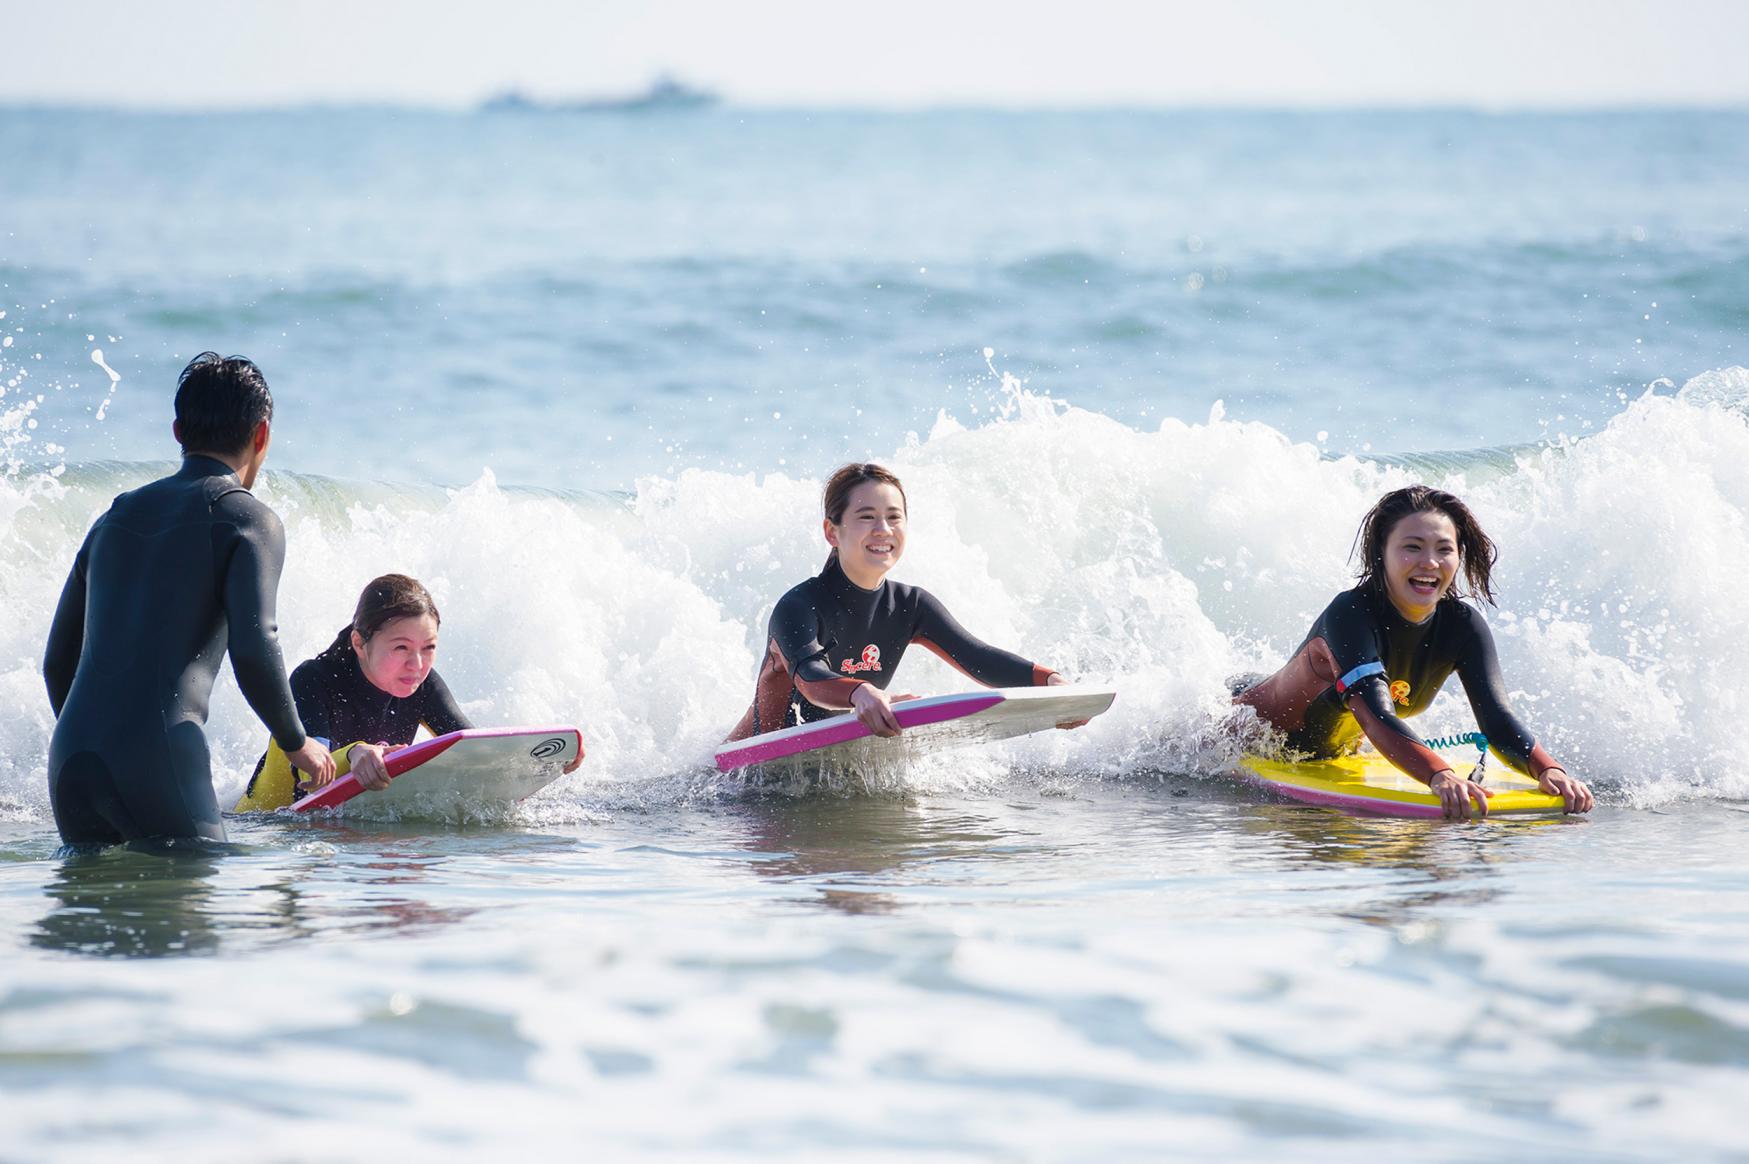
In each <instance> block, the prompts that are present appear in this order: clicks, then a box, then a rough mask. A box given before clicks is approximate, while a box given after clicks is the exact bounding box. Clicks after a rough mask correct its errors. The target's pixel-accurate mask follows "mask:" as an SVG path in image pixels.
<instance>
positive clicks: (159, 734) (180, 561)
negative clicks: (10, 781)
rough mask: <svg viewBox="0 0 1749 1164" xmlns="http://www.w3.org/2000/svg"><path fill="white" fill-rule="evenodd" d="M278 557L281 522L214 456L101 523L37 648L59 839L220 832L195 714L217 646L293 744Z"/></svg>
mask: <svg viewBox="0 0 1749 1164" xmlns="http://www.w3.org/2000/svg"><path fill="white" fill-rule="evenodd" d="M284 561H285V531H284V528H283V527H282V526H281V525H280V523H279V518H278V517H276V516H274V513H273V511H272V510H271V509H269V508H267V506H266V505H264V504H262V503H261V502H260V501H259V500H257V499H256V497H255V496H254V494H252V493H250V492H249V491H248V490H247V489H245V488H243V486H242V484H241V483H240V482H239V481H238V480H237V476H236V474H235V473H234V472H233V471H232V470H231V469H230V468H229V467H228V466H226V465H224V464H223V463H222V462H219V461H216V460H213V459H212V458H210V457H202V456H198V455H197V456H189V457H186V458H184V459H183V463H182V470H181V471H180V472H178V473H177V474H175V475H174V476H171V477H165V478H163V479H162V480H158V481H153V482H152V483H151V484H149V485H144V486H141V487H140V488H138V489H135V490H134V491H132V492H131V493H124V494H122V495H121V496H120V497H117V498H116V499H115V503H114V504H113V505H111V506H110V508H109V512H107V513H105V514H104V515H103V516H102V517H100V518H98V519H97V524H96V525H94V526H92V527H91V532H90V533H89V534H88V535H86V538H85V544H84V545H83V546H81V547H80V549H79V554H78V556H77V557H76V558H75V559H74V560H73V570H72V573H71V574H69V575H68V577H67V585H66V588H65V589H64V590H63V591H62V592H61V601H60V605H59V606H57V607H56V609H55V619H54V624H53V625H52V626H51V627H50V629H49V642H48V649H47V651H46V652H45V654H44V657H43V677H44V679H46V680H47V682H48V688H49V703H50V705H51V706H52V707H53V708H54V710H55V715H56V721H55V733H54V738H53V739H52V740H51V742H50V744H49V800H50V802H51V803H52V804H53V806H54V812H55V824H56V826H57V827H59V829H60V830H61V839H62V840H64V841H67V842H68V843H70V844H90V843H98V844H115V843H117V842H121V841H130V840H139V839H145V838H158V837H163V838H184V837H206V838H209V839H211V840H221V841H222V840H224V839H225V827H224V825H223V823H222V822H221V821H220V819H219V806H218V802H217V800H216V799H215V797H214V795H213V786H212V771H211V767H210V763H209V760H208V754H207V744H206V734H205V733H204V732H202V731H201V725H202V724H204V723H206V717H207V701H208V700H209V699H210V698H211V696H212V688H213V680H214V678H215V677H216V676H217V674H218V670H219V665H220V663H221V662H222V661H223V660H224V657H225V652H226V650H227V649H228V650H229V651H230V653H231V665H232V667H233V668H234V669H235V671H236V674H237V686H238V687H240V688H241V689H242V691H243V697H244V698H245V699H246V700H248V702H249V706H250V707H251V708H253V709H254V710H255V714H257V715H259V716H260V717H261V719H262V721H263V722H264V723H266V724H267V726H268V728H269V730H271V731H272V732H273V735H274V739H275V740H276V741H278V743H279V745H280V746H281V747H282V748H285V749H286V750H287V751H296V750H297V749H298V748H301V747H303V744H304V729H303V725H302V724H301V723H300V722H299V721H298V714H297V711H296V710H295V709H294V707H293V705H292V694H291V689H290V687H289V686H288V685H287V683H286V676H285V663H284V660H283V659H282V658H281V657H280V652H279V638H278V627H277V625H276V622H275V616H274V598H275V593H276V591H277V590H278V589H279V575H280V569H281V567H282V566H283V565H284Z"/></svg>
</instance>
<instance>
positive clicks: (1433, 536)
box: [1384, 510, 1461, 622]
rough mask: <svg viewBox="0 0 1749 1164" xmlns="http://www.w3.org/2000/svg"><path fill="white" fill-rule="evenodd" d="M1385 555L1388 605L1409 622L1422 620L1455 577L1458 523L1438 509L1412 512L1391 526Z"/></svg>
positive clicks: (1457, 566)
mask: <svg viewBox="0 0 1749 1164" xmlns="http://www.w3.org/2000/svg"><path fill="white" fill-rule="evenodd" d="M1384 558H1385V560H1384V576H1385V593H1386V594H1387V595H1389V596H1390V599H1391V605H1392V606H1395V607H1396V608H1397V611H1398V613H1400V614H1401V615H1402V616H1403V617H1404V618H1406V619H1408V620H1409V621H1410V622H1425V621H1426V620H1427V619H1429V618H1430V617H1432V615H1433V608H1434V607H1436V606H1438V605H1439V600H1440V599H1441V598H1444V597H1445V596H1446V594H1447V593H1448V592H1450V590H1451V584H1452V581H1453V580H1454V579H1455V578H1456V577H1457V572H1458V568H1459V566H1460V565H1461V561H1460V558H1459V555H1458V535H1457V526H1456V525H1455V524H1453V522H1452V520H1451V518H1449V517H1447V516H1446V515H1445V514H1443V513H1440V512H1438V511H1437V510H1434V511H1426V512H1421V513H1411V514H1409V515H1408V516H1407V517H1404V518H1403V519H1402V520H1401V521H1399V522H1397V524H1396V525H1394V526H1392V527H1391V532H1390V534H1389V536H1387V537H1386V538H1385V554H1384Z"/></svg>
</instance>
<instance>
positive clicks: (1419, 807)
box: [1241, 770, 1554, 820]
mask: <svg viewBox="0 0 1749 1164" xmlns="http://www.w3.org/2000/svg"><path fill="white" fill-rule="evenodd" d="M1241 776H1242V778H1243V779H1244V780H1246V781H1247V782H1248V783H1251V784H1255V785H1257V786H1258V787H1259V788H1267V789H1269V791H1271V792H1273V793H1275V794H1276V795H1277V796H1282V797H1286V798H1287V799H1288V800H1294V801H1298V802H1299V803H1301V804H1315V805H1318V806H1319V807H1322V808H1340V809H1346V810H1348V811H1350V812H1359V813H1364V814H1366V815H1367V816H1389V817H1396V818H1397V819H1399V820H1438V819H1440V818H1442V817H1443V816H1444V815H1445V810H1444V809H1443V808H1441V807H1440V806H1438V805H1436V804H1416V803H1414V802H1412V801H1406V800H1381V799H1379V798H1378V797H1374V796H1350V795H1347V794H1346V793H1341V792H1319V791H1317V790H1315V789H1311V788H1305V787H1302V786H1300V785H1297V784H1296V785H1287V784H1277V783H1276V782H1275V781H1273V780H1270V779H1267V778H1266V777H1263V776H1259V775H1258V774H1257V773H1255V772H1251V771H1249V770H1247V771H1244V772H1242V773H1241ZM1533 811H1534V812H1553V811H1554V809H1553V808H1552V807H1551V808H1546V809H1536V810H1533ZM1489 815H1490V816H1522V815H1530V814H1529V813H1526V812H1522V811H1521V812H1518V813H1514V812H1513V811H1511V810H1510V809H1502V810H1501V811H1499V812H1498V813H1490V814H1489ZM1476 819H1487V818H1485V817H1484V818H1476Z"/></svg>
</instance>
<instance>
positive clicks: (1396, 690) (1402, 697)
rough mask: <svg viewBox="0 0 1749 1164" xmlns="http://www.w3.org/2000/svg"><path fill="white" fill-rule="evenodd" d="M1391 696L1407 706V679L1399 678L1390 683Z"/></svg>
mask: <svg viewBox="0 0 1749 1164" xmlns="http://www.w3.org/2000/svg"><path fill="white" fill-rule="evenodd" d="M1391 698H1392V699H1394V700H1396V701H1397V702H1398V703H1400V704H1402V705H1403V706H1404V707H1407V706H1409V684H1408V681H1407V680H1403V679H1399V680H1397V681H1396V682H1395V683H1393V684H1391Z"/></svg>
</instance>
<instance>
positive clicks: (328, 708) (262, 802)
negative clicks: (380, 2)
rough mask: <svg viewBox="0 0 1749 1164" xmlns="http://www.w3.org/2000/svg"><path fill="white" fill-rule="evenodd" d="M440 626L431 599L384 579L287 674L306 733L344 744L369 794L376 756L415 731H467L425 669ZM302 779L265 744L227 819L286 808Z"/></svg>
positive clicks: (384, 780)
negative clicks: (318, 649) (321, 647)
mask: <svg viewBox="0 0 1749 1164" xmlns="http://www.w3.org/2000/svg"><path fill="white" fill-rule="evenodd" d="M441 622H442V616H441V615H440V614H438V611H437V604H436V603H435V602H434V601H432V598H431V593H430V591H428V590H426V589H425V587H424V586H422V585H420V584H419V583H418V582H417V581H415V580H414V579H412V578H409V577H407V576H406V575H405V574H384V575H383V576H382V577H380V578H375V579H372V580H371V582H370V584H369V585H368V586H366V587H365V588H364V593H363V594H361V595H359V599H358V607H357V609H356V610H355V611H354V612H353V616H352V621H351V622H350V623H348V624H347V625H346V626H345V627H343V628H342V629H341V631H340V633H339V634H338V635H336V636H335V637H334V641H333V642H332V643H331V644H329V646H328V649H327V650H325V651H323V652H322V653H321V654H319V655H317V656H316V657H315V658H313V659H310V660H307V661H306V662H304V663H302V664H301V665H299V667H298V669H297V670H295V671H293V672H292V676H291V689H292V698H293V699H294V700H295V701H296V702H297V707H298V714H299V716H301V717H302V718H303V721H304V725H305V730H306V731H308V732H309V733H310V735H311V736H314V737H316V738H318V739H321V740H324V741H326V742H328V743H329V744H330V745H331V746H334V747H336V748H338V747H339V745H341V744H350V745H351V746H350V747H349V748H348V749H346V760H347V762H348V764H349V765H350V769H351V771H352V773H353V775H354V776H356V777H357V778H358V781H359V783H361V784H363V785H364V786H365V787H366V788H370V789H376V788H384V787H387V786H388V783H389V774H388V771H387V769H386V768H385V767H384V764H383V752H384V751H385V749H389V748H394V747H401V746H405V745H407V744H410V743H412V742H413V737H414V735H416V734H417V733H418V731H419V728H420V726H421V725H423V726H424V727H425V729H426V730H427V731H429V732H431V733H432V734H433V735H443V734H445V733H446V732H453V731H460V730H461V729H462V728H468V727H472V726H474V725H473V724H472V723H470V722H469V721H468V717H467V716H465V715H463V714H462V710H461V708H459V707H457V706H456V702H455V697H454V696H452V695H451V694H450V692H449V686H448V684H446V683H444V681H443V679H442V678H441V677H440V676H439V675H438V674H437V672H436V670H434V669H433V667H432V664H433V663H434V662H435V661H436V659H437V631H438V626H439V624H440V623H441ZM300 776H301V773H299V772H298V771H297V770H296V769H294V768H293V767H292V766H291V763H290V761H289V760H287V759H286V756H285V753H284V752H282V751H281V750H280V749H279V747H278V746H277V745H275V744H273V743H271V742H270V743H269V744H268V748H267V751H266V753H265V754H264V755H263V756H262V757H261V760H260V761H259V762H258V763H257V764H256V765H255V774H254V775H253V776H251V777H250V779H249V786H248V787H247V788H246V789H244V791H243V798H242V799H241V800H239V801H238V802H237V805H236V808H235V809H234V810H233V811H235V812H255V811H262V810H267V809H275V808H283V807H285V806H286V805H289V804H290V803H291V802H292V801H293V800H294V799H295V798H296V796H297V794H298V791H299V779H300ZM317 783H318V784H321V783H326V781H318V782H317Z"/></svg>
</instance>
